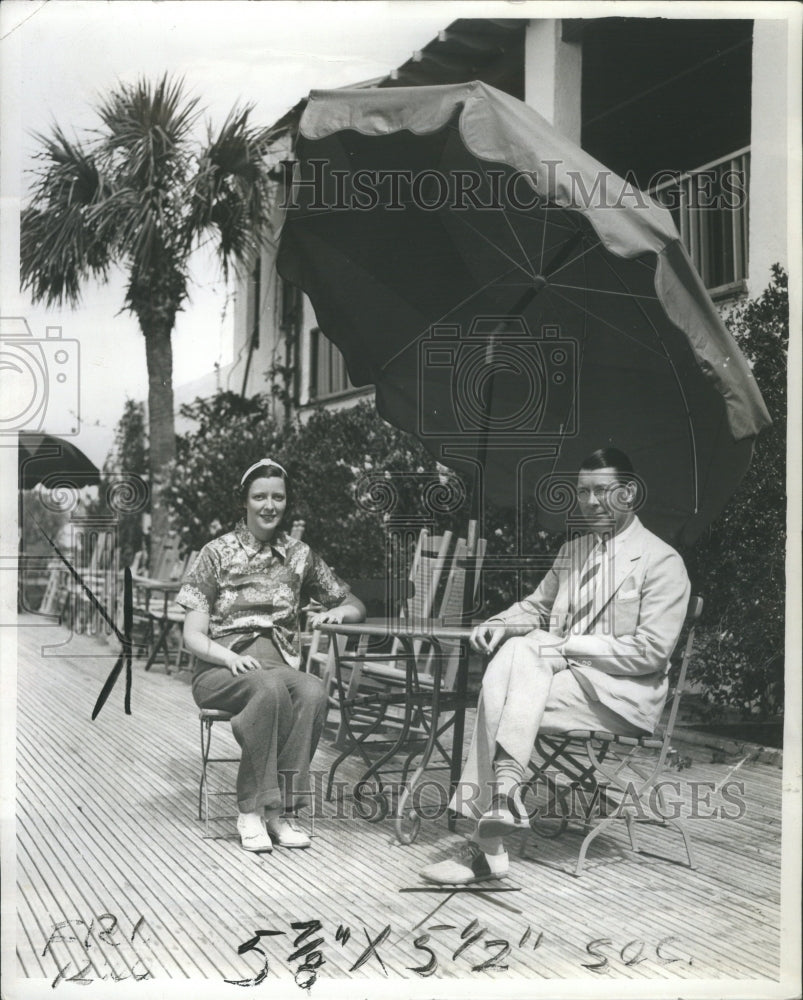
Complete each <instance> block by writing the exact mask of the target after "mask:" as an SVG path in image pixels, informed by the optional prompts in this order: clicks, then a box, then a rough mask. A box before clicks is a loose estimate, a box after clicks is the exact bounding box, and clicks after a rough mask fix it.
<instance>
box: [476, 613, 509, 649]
mask: <svg viewBox="0 0 803 1000" xmlns="http://www.w3.org/2000/svg"><path fill="white" fill-rule="evenodd" d="M506 634H507V629H506V628H505V623H504V622H502V621H500V620H499V619H498V618H489V619H488V621H487V622H483V623H482V625H477V626H476V628H475V629H474V630H473V631H472V633H471V635H470V636H469V639H468V641H469V643H470V644H471V648H472V649H473V650H474V651H475V652H477V653H484V654H486V655H488V656H489V655H490V654H491V653H493V651H494V650H495V649H496V648H497V647H498V646H499V645H500V644H501V643H502V640H503V639H505V638H506Z"/></svg>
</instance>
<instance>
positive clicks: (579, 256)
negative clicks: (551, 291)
mask: <svg viewBox="0 0 803 1000" xmlns="http://www.w3.org/2000/svg"><path fill="white" fill-rule="evenodd" d="M600 246H602V240H597V242H596V243H591V244H590V245H589V246H587V247H586V248H585V250H583V251H582V253H578V254H577V256H576V257H572V258H570V259H569V260H566V261H564V262H563V263H562V264H561V265H560V267H556V268H555V270H554V271H550V273H549V279H550V281H549V283H550V285H551V284H552V278H553V277H554V276H555V275H556V274H560V272H561V271H562V270H563V269H564V268H566V267H569V266H570V265H571V264H576V263H577V261H578V260H582V259H583V257H585V255H586V254H587V253H590V252H591V251H592V250H596V249H597V247H600ZM561 287H563V288H569V287H571V286H570V285H562V286H561ZM583 287H587V286H583Z"/></svg>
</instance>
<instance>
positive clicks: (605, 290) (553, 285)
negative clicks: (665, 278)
mask: <svg viewBox="0 0 803 1000" xmlns="http://www.w3.org/2000/svg"><path fill="white" fill-rule="evenodd" d="M549 285H550V287H551V288H568V289H569V290H570V291H576V292H579V291H584V292H594V294H595V295H620V296H622V297H624V298H626V299H646V300H647V301H648V302H657V301H658V296H657V295H637V294H636V293H635V292H613V291H611V290H610V289H608V288H587V287H584V286H581V285H564V284H561V283H560V282H557V281H556V282H552V281H550V282H549Z"/></svg>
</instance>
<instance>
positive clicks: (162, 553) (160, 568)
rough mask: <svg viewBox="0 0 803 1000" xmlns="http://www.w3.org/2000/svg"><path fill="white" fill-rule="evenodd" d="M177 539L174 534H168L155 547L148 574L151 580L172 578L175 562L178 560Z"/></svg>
mask: <svg viewBox="0 0 803 1000" xmlns="http://www.w3.org/2000/svg"><path fill="white" fill-rule="evenodd" d="M178 550H179V541H178V538H176V537H175V536H169V537H167V538H165V539H164V541H163V542H162V543H161V545H159V546H158V547H157V550H156V552H155V553H154V555H153V560H152V565H151V569H150V572H149V574H148V575H149V576H150V578H151V579H152V580H172V579H177V577H173V575H172V574H173V573H174V572H175V567H176V563H177V562H178V560H179V554H178Z"/></svg>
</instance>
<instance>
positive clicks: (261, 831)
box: [237, 813, 273, 851]
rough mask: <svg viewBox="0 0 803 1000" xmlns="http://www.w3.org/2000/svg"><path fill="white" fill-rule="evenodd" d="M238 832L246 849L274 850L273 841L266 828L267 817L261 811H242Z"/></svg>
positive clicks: (238, 819) (239, 817) (238, 820)
mask: <svg viewBox="0 0 803 1000" xmlns="http://www.w3.org/2000/svg"><path fill="white" fill-rule="evenodd" d="M237 832H238V833H239V834H240V843H241V844H242V847H243V850H245V851H272V850H273V841H272V840H271V839H270V837H269V836H268V831H267V830H266V829H265V819H264V817H263V816H262V815H261V814H260V813H240V815H239V816H238V817H237Z"/></svg>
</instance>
